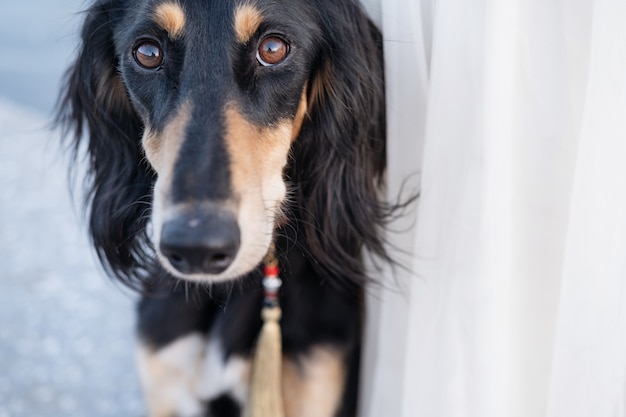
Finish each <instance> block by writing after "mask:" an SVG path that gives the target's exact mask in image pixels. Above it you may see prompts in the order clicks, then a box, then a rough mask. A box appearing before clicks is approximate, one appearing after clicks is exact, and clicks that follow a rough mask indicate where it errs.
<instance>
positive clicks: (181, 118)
mask: <svg viewBox="0 0 626 417" xmlns="http://www.w3.org/2000/svg"><path fill="white" fill-rule="evenodd" d="M190 119H191V106H190V105H189V103H184V104H182V105H181V106H180V108H179V109H178V112H177V113H176V116H174V118H173V119H172V120H171V121H170V122H169V123H168V124H167V125H166V126H165V128H164V129H163V131H162V132H158V133H157V132H154V131H153V130H152V129H150V128H149V127H146V130H145V131H144V134H143V138H142V144H143V148H144V151H145V153H146V157H147V158H148V161H149V162H150V165H152V168H154V170H155V171H156V172H157V174H158V175H159V179H161V180H165V179H167V181H168V182H169V180H170V177H171V173H172V171H173V169H174V163H175V162H176V159H177V157H178V152H179V150H180V147H181V145H182V143H183V139H184V136H185V129H186V127H187V124H188V123H189V120H190Z"/></svg>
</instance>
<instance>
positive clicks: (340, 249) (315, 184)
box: [57, 0, 397, 417]
mask: <svg viewBox="0 0 626 417" xmlns="http://www.w3.org/2000/svg"><path fill="white" fill-rule="evenodd" d="M153 3H154V2H152V1H148V0H145V1H136V2H131V1H129V0H97V1H95V2H94V4H93V5H92V6H91V7H90V8H89V10H88V11H87V14H86V19H85V23H84V26H83V29H82V33H81V39H82V44H81V47H80V52H79V54H78V57H77V59H76V61H75V63H74V65H73V66H72V67H71V68H70V70H69V72H68V74H67V78H66V84H65V88H64V90H63V93H62V96H61V100H60V103H59V113H58V117H57V120H58V122H59V124H61V125H62V126H64V127H65V130H66V133H67V137H68V138H69V139H68V140H69V141H70V142H69V143H70V146H71V147H72V148H73V150H74V155H75V157H78V156H79V155H80V154H81V152H82V151H83V150H84V151H86V154H87V157H88V164H89V172H88V177H87V179H86V188H87V206H88V209H89V213H90V217H89V219H90V220H89V226H90V234H91V238H92V242H93V245H94V247H95V248H96V250H97V253H98V256H99V258H100V260H101V261H102V263H103V265H104V266H105V268H106V269H107V270H108V272H109V273H110V274H111V275H112V276H115V277H117V278H118V279H120V280H121V281H122V282H124V283H125V284H127V285H129V286H131V287H133V288H135V289H138V290H140V291H142V292H144V293H151V294H152V295H151V296H147V297H145V298H144V299H143V300H142V302H141V303H140V305H139V310H138V311H139V326H138V330H139V333H140V335H141V337H142V338H143V339H144V341H146V342H147V343H149V344H150V345H152V346H154V347H157V348H158V347H160V346H164V345H166V344H168V343H169V342H171V341H172V340H174V339H176V338H177V337H179V336H181V335H184V334H187V333H189V332H192V331H201V332H205V333H206V332H207V331H208V329H209V328H212V329H217V330H218V334H219V337H221V338H222V340H223V344H224V346H225V350H226V354H227V356H228V355H230V354H234V353H238V354H242V353H243V354H249V353H250V350H251V349H252V346H253V343H254V340H255V338H256V336H257V334H258V330H259V328H260V326H261V321H260V318H259V311H260V306H261V302H262V292H261V289H260V287H259V278H260V275H261V274H260V271H259V270H258V269H257V270H254V271H251V272H250V273H249V274H248V275H247V276H245V277H241V280H240V281H239V282H237V283H227V284H219V285H213V286H210V287H207V286H203V285H197V284H194V285H187V284H176V282H175V280H174V279H173V278H172V277H170V276H169V275H168V274H167V273H166V272H165V271H164V270H163V268H162V267H161V266H160V264H159V262H158V261H157V259H156V258H155V253H154V248H153V247H152V244H151V241H150V239H149V237H148V232H147V227H148V223H149V219H150V213H151V203H152V188H153V185H154V182H155V179H156V174H155V173H154V172H153V170H152V168H151V167H150V165H149V164H148V162H147V161H146V160H145V158H144V153H143V152H144V151H143V149H142V145H141V136H142V134H143V130H144V127H145V126H144V122H143V120H150V121H151V122H152V124H153V126H154V125H157V127H158V125H160V124H162V123H165V121H166V120H167V117H168V116H167V113H166V110H167V109H168V108H170V107H171V106H173V105H174V104H176V103H177V102H178V101H179V100H181V97H179V95H180V94H182V92H183V91H186V90H185V88H186V86H185V85H184V80H181V79H179V78H178V73H179V72H180V71H181V70H182V68H183V67H184V66H189V65H196V66H197V71H198V76H197V79H196V81H197V88H198V89H200V90H202V92H203V93H204V94H206V95H207V96H208V97H216V98H217V97H221V96H223V95H229V94H232V95H235V96H237V97H244V98H245V99H242V101H241V102H242V103H243V104H242V107H243V109H244V111H245V113H246V115H247V117H249V118H250V120H255V121H257V122H258V123H260V124H263V123H266V121H268V120H273V119H276V118H277V117H281V116H285V115H286V116H289V115H293V114H294V113H295V110H296V107H297V105H298V102H299V98H300V95H299V94H298V91H297V90H295V89H292V90H289V89H288V88H287V87H288V86H289V85H290V84H289V83H292V84H293V85H294V86H295V85H301V84H303V83H306V85H307V86H308V96H309V109H308V116H307V118H305V121H304V124H303V126H302V129H301V132H300V134H299V136H298V138H297V139H296V141H295V142H294V145H293V146H292V149H291V156H290V160H289V163H288V166H287V168H286V169H285V172H284V178H285V181H286V182H287V184H288V187H289V188H290V190H291V198H290V201H289V202H288V203H287V205H286V206H285V212H286V221H285V223H284V224H280V225H278V226H277V229H276V234H275V235H276V238H275V240H276V245H277V254H278V257H279V261H280V264H281V267H282V271H281V277H282V278H283V280H284V281H285V284H284V287H283V291H282V294H281V304H282V307H283V311H284V314H283V317H284V318H283V320H282V322H281V326H282V329H283V334H284V350H285V354H286V355H290V356H293V357H297V355H299V354H302V353H306V352H307V351H308V350H309V349H310V348H311V347H312V346H314V345H316V344H320V343H329V344H333V345H337V346H340V347H341V348H342V349H345V351H346V352H349V353H350V358H351V359H350V360H349V362H350V363H349V364H347V366H348V367H349V369H350V371H349V374H350V378H349V380H350V383H349V387H348V389H347V390H346V394H345V399H344V405H343V407H342V410H341V412H340V413H339V414H338V415H341V416H346V417H347V416H353V415H354V413H355V409H356V392H357V379H358V358H359V349H360V338H361V315H362V314H361V313H362V302H363V285H364V284H365V282H366V281H367V279H368V278H367V274H366V271H365V268H364V265H363V260H362V253H363V252H364V251H367V252H369V253H371V254H373V255H374V256H375V257H377V258H379V259H382V260H384V261H391V258H390V257H389V255H388V254H387V252H386V250H385V237H384V228H385V225H386V222H387V221H388V219H389V218H390V216H391V214H392V213H393V212H394V210H395V209H397V207H394V206H391V205H388V204H387V203H386V202H385V201H384V200H382V199H381V189H380V186H381V183H382V180H383V173H384V170H385V161H386V154H385V107H384V103H385V97H384V76H383V61H382V39H381V35H380V33H379V31H378V30H377V29H376V28H375V26H374V25H373V24H372V23H371V22H370V21H369V20H368V19H367V17H366V16H365V14H364V13H363V12H362V10H361V8H360V7H359V5H358V4H357V3H356V1H353V0H310V1H303V0H302V1H296V0H290V2H289V7H274V8H268V10H269V11H268V13H270V14H271V13H273V14H275V15H272V16H270V18H269V19H268V21H269V22H284V24H285V25H290V26H289V27H288V28H287V29H285V30H289V31H292V32H293V33H295V34H296V35H297V36H298V40H299V42H300V43H299V44H298V48H299V49H300V50H302V51H303V53H302V55H301V56H302V58H301V59H300V60H298V61H294V62H293V63H292V64H290V66H286V67H285V68H284V69H281V70H279V69H277V70H276V71H274V72H266V73H265V75H259V74H258V73H257V72H255V71H256V70H254V69H253V68H250V67H249V65H247V62H248V57H249V56H250V55H251V53H252V51H251V50H248V46H245V45H244V46H239V47H238V49H235V50H231V51H230V52H228V53H224V55H223V56H222V57H221V58H220V60H227V61H228V62H231V61H232V68H233V71H234V83H233V84H232V85H230V84H227V85H226V86H225V87H220V86H218V85H214V84H212V83H211V82H210V78H211V76H212V74H215V76H216V77H217V76H218V75H219V74H220V71H222V72H223V71H227V67H223V68H222V67H215V68H206V67H202V66H201V65H198V64H199V63H200V62H198V63H193V62H183V60H182V59H183V58H182V57H184V56H186V55H184V54H183V53H182V51H183V50H184V48H186V47H188V46H186V45H185V40H184V39H181V40H176V41H172V42H170V43H168V45H169V48H170V50H168V54H169V56H171V57H173V58H172V63H171V65H170V66H169V67H168V68H167V69H166V70H164V72H162V73H161V74H159V77H160V81H159V83H161V84H159V85H161V86H163V88H160V89H158V90H157V89H156V87H151V85H150V84H147V83H142V80H143V78H142V77H143V75H142V74H140V73H139V72H137V71H135V72H133V71H131V70H130V69H129V64H128V62H127V61H128V59H129V58H128V56H127V55H125V53H124V50H123V47H122V46H120V45H125V44H126V43H127V40H128V39H130V38H131V37H132V33H131V32H129V31H130V29H128V27H132V24H136V22H137V21H140V20H141V16H142V15H148V14H149V13H147V11H148V10H150V7H151V5H153ZM184 3H185V4H186V5H187V6H188V7H189V8H190V9H193V10H194V13H191V14H190V16H195V18H198V19H200V18H203V16H205V17H206V19H207V20H206V21H203V22H201V24H202V25H212V26H211V30H212V31H213V32H217V31H219V32H220V33H226V32H228V31H232V30H231V29H230V28H229V27H227V25H226V23H228V22H222V21H219V20H218V19H214V20H211V18H210V17H209V16H210V15H213V14H212V13H211V14H206V15H204V14H203V10H204V8H205V7H208V6H206V5H208V4H209V3H211V4H212V6H211V7H214V8H219V7H232V6H229V5H228V4H230V2H206V1H203V2H198V1H192V0H188V1H185V2H184ZM281 10H285V13H287V15H284V16H283V15H279V14H278V13H279V12H280V11H281ZM289 13H291V14H289ZM131 23H132V24H131ZM199 24H200V23H199ZM270 29H274V28H273V27H272V28H270ZM278 29H280V28H276V30H278ZM154 36H160V34H158V33H155V34H154ZM207 42H209V41H207ZM195 46H196V47H197V49H198V50H199V51H204V50H206V51H213V50H215V49H216V48H213V47H212V46H211V45H210V44H209V43H207V45H195ZM177 57H178V58H177ZM200 59H201V57H198V60H200ZM185 68H187V67H185ZM220 68H222V69H220ZM263 77H265V78H263ZM203 80H208V81H207V82H203ZM279 83H283V84H285V88H284V91H283V90H280V89H277V88H276V87H275V85H279ZM281 85H282V84H281ZM289 91H291V92H290V93H289ZM294 91H295V93H294ZM146 101H148V102H152V103H153V104H154V106H144V105H143V104H142V103H145V102H146ZM276 103H281V105H280V106H279V105H278V104H276ZM194 117H196V118H206V119H207V120H208V119H209V118H210V117H212V116H210V115H207V114H200V113H198V112H196V113H194ZM211 120H213V122H214V123H217V124H218V125H219V123H220V122H219V120H218V119H211ZM214 151H215V152H218V151H219V150H214ZM181 163H182V162H181ZM212 172H213V171H212ZM207 175H208V174H207ZM225 175H226V174H225ZM219 178H221V174H219V173H218V174H214V179H216V181H215V184H212V186H213V187H216V188H215V189H217V190H218V191H219V190H220V188H219V187H224V186H225V185H224V183H223V181H219V180H217V179H219ZM181 184H182V183H181ZM192 185H194V186H195V187H198V184H192ZM185 186H186V185H185V184H182V185H181V187H185ZM179 190H180V188H179ZM218 191H216V192H218ZM155 294H156V295H155ZM229 401H230V400H229V399H227V398H226V399H219V401H218V400H215V401H214V402H213V403H211V406H210V408H216V409H217V408H220V409H222V408H223V409H226V410H227V411H225V412H224V413H225V414H223V415H224V416H226V415H238V413H239V410H238V408H237V407H238V406H237V405H236V404H234V405H232V406H231V404H230V403H229ZM233 410H235V411H233ZM229 413H230V414H229ZM213 414H215V415H216V416H217V415H218V414H219V413H218V412H217V411H216V412H213ZM213 414H210V415H213Z"/></svg>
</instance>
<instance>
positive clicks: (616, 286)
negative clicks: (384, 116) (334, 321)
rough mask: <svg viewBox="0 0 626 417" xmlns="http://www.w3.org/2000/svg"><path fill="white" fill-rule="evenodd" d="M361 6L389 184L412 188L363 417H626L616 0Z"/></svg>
mask: <svg viewBox="0 0 626 417" xmlns="http://www.w3.org/2000/svg"><path fill="white" fill-rule="evenodd" d="M366 3H367V4H366V6H367V8H368V10H369V11H370V13H371V14H372V15H373V16H375V18H377V19H378V20H379V23H380V24H381V27H382V29H383V33H384V37H385V54H386V65H387V90H388V115H389V116H388V117H389V119H388V122H389V183H390V187H389V192H390V195H391V196H394V195H395V194H396V193H397V192H398V190H399V189H400V186H401V184H402V181H403V180H404V179H406V178H409V186H408V188H409V189H411V188H412V187H418V186H419V188H420V189H421V197H420V200H419V203H418V206H417V209H416V210H415V212H414V213H412V214H411V215H410V216H409V217H408V218H405V219H403V220H402V221H401V222H399V223H398V224H396V225H394V229H395V230H397V231H398V233H392V234H390V239H391V240H392V241H393V243H394V244H395V245H397V246H399V247H401V248H402V249H404V251H406V252H407V253H406V254H402V255H401V259H400V260H401V262H403V263H404V264H405V265H407V266H408V270H407V271H404V270H401V269H400V270H397V271H396V272H395V273H392V272H391V271H389V273H388V275H387V276H386V277H384V279H383V282H384V285H382V286H380V287H375V288H371V289H370V291H369V295H370V297H369V308H368V328H367V338H366V351H365V358H364V371H363V376H362V391H363V392H362V397H361V398H362V401H361V413H360V414H361V416H362V417H465V416H467V417H509V416H511V417H544V416H545V417H578V416H580V417H583V416H584V417H587V416H589V417H605V416H606V417H618V416H626V1H625V0H410V1H407V0H383V1H382V3H379V2H377V1H376V0H371V1H367V2H366ZM413 226H414V227H413ZM399 232H402V233H399Z"/></svg>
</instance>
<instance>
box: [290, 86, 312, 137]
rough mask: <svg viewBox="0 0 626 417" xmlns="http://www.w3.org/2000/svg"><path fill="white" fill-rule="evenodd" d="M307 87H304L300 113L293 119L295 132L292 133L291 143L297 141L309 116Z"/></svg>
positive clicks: (297, 112) (299, 106) (299, 107)
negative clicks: (305, 119)
mask: <svg viewBox="0 0 626 417" xmlns="http://www.w3.org/2000/svg"><path fill="white" fill-rule="evenodd" d="M306 90H307V86H306V85H305V86H304V89H303V90H302V96H301V98H300V104H299V105H298V111H296V117H295V118H294V119H293V130H292V132H291V141H292V142H293V141H294V140H296V138H297V137H298V135H299V134H300V130H301V129H302V124H303V123H304V118H305V117H306V115H307V110H308V98H307V94H306Z"/></svg>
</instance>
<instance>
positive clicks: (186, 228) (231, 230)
mask: <svg viewBox="0 0 626 417" xmlns="http://www.w3.org/2000/svg"><path fill="white" fill-rule="evenodd" d="M196 217H197V216H196ZM159 249H160V251H161V254H162V255H163V256H164V257H166V258H167V260H168V261H169V263H170V264H171V265H172V266H173V267H174V268H175V269H176V270H178V271H179V272H181V273H183V274H219V273H221V272H223V271H224V270H226V268H228V267H229V266H230V264H231V263H232V262H233V260H234V259H235V256H236V255H237V252H238V250H239V227H238V226H237V222H236V220H235V219H234V217H233V216H232V215H229V214H224V213H217V214H215V213H214V214H210V215H204V216H202V217H201V220H200V222H199V224H195V225H194V226H193V227H190V223H189V219H187V218H186V216H180V217H176V218H174V219H172V220H170V221H168V222H166V223H165V224H164V225H163V229H162V231H161V241H160V245H159Z"/></svg>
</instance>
